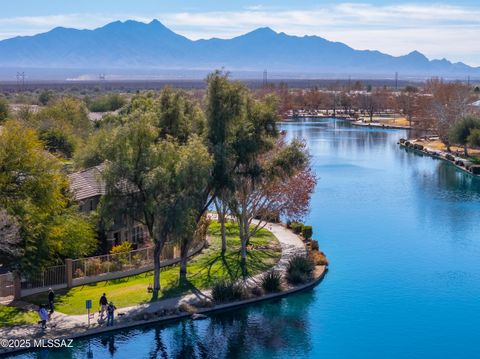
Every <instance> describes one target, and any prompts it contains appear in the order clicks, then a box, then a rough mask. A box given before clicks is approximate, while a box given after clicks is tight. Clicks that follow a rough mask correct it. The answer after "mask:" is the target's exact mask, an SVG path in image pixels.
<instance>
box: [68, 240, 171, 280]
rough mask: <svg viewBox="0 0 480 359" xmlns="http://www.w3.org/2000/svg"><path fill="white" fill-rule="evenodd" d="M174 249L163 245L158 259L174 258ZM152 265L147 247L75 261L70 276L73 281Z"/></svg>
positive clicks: (150, 249)
mask: <svg viewBox="0 0 480 359" xmlns="http://www.w3.org/2000/svg"><path fill="white" fill-rule="evenodd" d="M175 248H176V246H175V245H174V244H171V243H168V244H165V246H164V247H163V251H162V255H161V256H160V259H161V260H166V259H172V258H174V257H175V254H176V250H175ZM152 264H153V247H147V248H141V249H136V250H133V251H130V252H125V253H116V254H105V255H101V256H96V257H88V258H82V259H75V260H73V261H72V272H73V273H72V276H73V279H78V278H84V277H93V276H100V275H104V274H108V273H112V272H125V271H130V270H133V269H140V268H145V267H150V266H151V265H152Z"/></svg>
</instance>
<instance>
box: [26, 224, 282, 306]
mask: <svg viewBox="0 0 480 359" xmlns="http://www.w3.org/2000/svg"><path fill="white" fill-rule="evenodd" d="M209 236H210V247H209V248H208V249H204V250H203V252H202V253H201V254H199V255H197V256H195V257H194V258H192V259H191V260H190V261H189V262H188V266H187V271H188V274H187V280H186V281H185V282H180V280H179V267H178V266H172V267H169V268H164V269H163V270H162V272H161V274H160V278H161V279H160V281H161V287H162V290H161V292H160V293H159V296H158V299H163V298H168V297H174V296H178V295H182V294H186V293H188V292H190V291H191V290H192V289H195V288H197V289H202V288H209V287H211V286H212V284H213V283H214V282H215V281H217V280H219V279H238V278H240V277H241V274H242V271H241V267H240V243H239V242H240V240H239V236H238V227H237V225H236V224H234V223H229V224H227V251H226V253H225V255H223V256H222V255H221V250H220V249H221V239H220V225H219V224H218V223H217V222H213V223H212V224H211V225H210V227H209ZM250 244H251V248H250V250H249V252H248V260H247V271H248V275H255V274H258V273H261V272H263V271H265V270H267V269H269V268H271V267H272V266H273V265H275V263H277V261H278V260H279V259H280V256H281V249H280V245H279V242H278V240H277V239H276V238H275V236H274V235H273V234H272V233H270V232H269V231H267V230H265V229H262V230H260V231H259V232H258V233H257V235H256V236H255V237H253V238H252V239H251V242H250ZM150 283H153V272H147V273H144V274H139V275H136V276H131V277H126V278H121V279H115V280H110V281H104V282H98V283H93V284H87V285H84V286H80V287H75V288H72V289H69V290H64V291H57V292H56V298H55V301H56V305H55V308H56V310H57V311H59V312H62V313H65V314H84V313H86V310H85V300H86V299H91V300H92V301H93V309H94V310H97V308H98V301H99V299H100V296H101V295H102V293H106V294H107V298H108V300H109V301H110V300H111V301H113V302H114V304H115V306H116V307H117V308H122V307H128V306H133V305H137V304H142V303H148V302H151V301H153V300H158V299H154V298H153V297H152V293H148V292H147V286H148V284H150ZM24 300H25V301H27V302H31V303H35V304H41V303H47V293H42V294H38V295H33V296H30V297H26V298H24Z"/></svg>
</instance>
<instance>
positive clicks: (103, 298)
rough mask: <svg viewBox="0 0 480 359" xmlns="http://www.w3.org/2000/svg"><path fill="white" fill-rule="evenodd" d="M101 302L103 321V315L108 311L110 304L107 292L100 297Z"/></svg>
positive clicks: (101, 318)
mask: <svg viewBox="0 0 480 359" xmlns="http://www.w3.org/2000/svg"><path fill="white" fill-rule="evenodd" d="M99 304H100V318H99V320H100V321H102V320H103V315H104V314H105V313H106V312H107V306H108V300H107V296H106V294H105V293H103V295H102V296H101V297H100V301H99Z"/></svg>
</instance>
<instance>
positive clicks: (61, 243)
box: [0, 121, 96, 273]
mask: <svg viewBox="0 0 480 359" xmlns="http://www.w3.org/2000/svg"><path fill="white" fill-rule="evenodd" d="M68 193H69V189H68V181H67V178H66V176H65V175H64V174H63V172H62V171H61V163H60V162H59V161H58V160H57V159H56V158H55V157H53V156H52V155H50V154H49V153H48V152H46V151H45V150H44V149H43V144H42V143H41V142H40V140H39V139H38V136H37V134H36V132H35V130H33V129H30V128H28V127H25V126H23V125H21V124H20V123H18V122H15V121H8V122H7V123H6V124H5V125H4V126H3V128H2V131H0V206H1V207H3V208H4V209H5V210H6V211H7V212H8V214H9V215H10V216H12V217H14V218H15V220H16V221H17V222H18V224H19V227H20V236H21V239H22V241H21V246H20V247H21V249H22V251H23V256H22V258H21V260H20V261H17V262H16V263H15V265H16V266H17V267H20V269H22V270H23V271H25V272H30V273H33V272H36V271H38V269H41V268H42V267H44V266H46V265H49V264H53V263H55V262H57V261H60V260H61V259H63V258H65V257H66V256H73V257H77V256H84V255H88V254H90V253H91V252H92V251H93V250H94V249H95V246H96V238H95V236H94V233H93V230H92V229H91V225H90V224H89V222H88V220H87V219H86V218H84V217H83V216H82V215H81V214H80V213H79V212H78V211H77V209H76V208H75V206H74V205H73V202H72V201H71V198H70V197H69V194H68ZM65 218H68V219H69V220H68V221H65V220H64V219H65ZM71 243H76V244H75V245H76V247H74V248H72V247H70V244H71ZM67 248H68V250H67Z"/></svg>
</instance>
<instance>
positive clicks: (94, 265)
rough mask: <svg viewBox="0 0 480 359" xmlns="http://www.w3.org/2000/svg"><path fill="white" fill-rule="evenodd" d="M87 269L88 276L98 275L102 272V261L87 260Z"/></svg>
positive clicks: (95, 259)
mask: <svg viewBox="0 0 480 359" xmlns="http://www.w3.org/2000/svg"><path fill="white" fill-rule="evenodd" d="M86 267H87V268H86V272H87V273H86V275H87V276H93V275H98V274H100V273H101V271H102V261H101V260H100V259H98V258H91V259H87V262H86Z"/></svg>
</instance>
